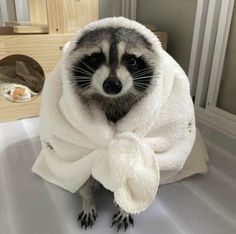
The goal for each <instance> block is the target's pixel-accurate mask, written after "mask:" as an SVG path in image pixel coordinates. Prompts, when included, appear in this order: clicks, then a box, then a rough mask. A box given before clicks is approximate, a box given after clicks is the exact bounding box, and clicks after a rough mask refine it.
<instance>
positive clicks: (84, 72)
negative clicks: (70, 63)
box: [72, 67, 93, 76]
mask: <svg viewBox="0 0 236 234" xmlns="http://www.w3.org/2000/svg"><path fill="white" fill-rule="evenodd" d="M72 69H73V70H74V71H77V72H81V73H82V74H84V75H90V76H92V75H93V74H92V73H91V72H89V71H87V70H84V69H83V68H77V67H73V68H72Z"/></svg>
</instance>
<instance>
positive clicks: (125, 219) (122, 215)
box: [111, 209, 134, 232]
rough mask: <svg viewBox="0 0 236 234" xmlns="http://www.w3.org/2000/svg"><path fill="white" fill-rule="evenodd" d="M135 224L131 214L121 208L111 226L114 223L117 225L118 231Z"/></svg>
mask: <svg viewBox="0 0 236 234" xmlns="http://www.w3.org/2000/svg"><path fill="white" fill-rule="evenodd" d="M130 224H131V225H132V226H134V220H133V217H132V216H131V214H129V213H127V212H125V211H124V210H121V209H119V210H118V211H117V212H116V213H115V214H114V215H113V217H112V224H111V227H113V226H114V225H115V226H116V227H117V232H118V231H119V230H120V229H121V228H122V227H124V230H125V231H126V229H127V228H128V227H129V226H130Z"/></svg>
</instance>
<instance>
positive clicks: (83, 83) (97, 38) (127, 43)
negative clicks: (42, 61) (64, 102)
mask: <svg viewBox="0 0 236 234" xmlns="http://www.w3.org/2000/svg"><path fill="white" fill-rule="evenodd" d="M69 56H70V57H69V59H68V61H69V62H68V69H67V70H68V72H69V73H70V77H71V84H72V85H73V88H74V89H75V91H76V93H78V94H79V95H80V96H82V97H83V98H85V99H96V98H97V97H101V96H102V97H105V98H111V99H114V98H118V97H122V96H127V95H132V96H133V97H135V98H136V99H139V98H140V97H142V96H144V95H145V94H146V93H147V91H148V90H149V89H150V88H151V83H152V79H153V76H154V67H155V65H156V61H157V56H156V54H155V53H154V52H153V50H152V47H151V44H150V43H149V42H148V41H147V40H146V39H145V38H144V37H143V36H142V35H141V34H139V33H138V32H136V31H135V30H133V29H127V28H102V29H97V30H95V31H90V32H87V33H86V34H85V35H84V36H82V37H81V38H80V39H79V41H78V42H77V46H76V48H75V49H74V50H73V51H71V52H70V54H69Z"/></svg>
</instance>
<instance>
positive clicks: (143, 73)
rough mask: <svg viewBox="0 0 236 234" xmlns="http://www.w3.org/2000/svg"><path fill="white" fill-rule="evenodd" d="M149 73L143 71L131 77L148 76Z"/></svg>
mask: <svg viewBox="0 0 236 234" xmlns="http://www.w3.org/2000/svg"><path fill="white" fill-rule="evenodd" d="M150 72H151V71H143V72H139V73H135V74H132V76H143V75H150Z"/></svg>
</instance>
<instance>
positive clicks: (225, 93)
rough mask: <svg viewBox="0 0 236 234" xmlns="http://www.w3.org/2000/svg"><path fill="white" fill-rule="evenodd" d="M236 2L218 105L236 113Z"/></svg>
mask: <svg viewBox="0 0 236 234" xmlns="http://www.w3.org/2000/svg"><path fill="white" fill-rule="evenodd" d="M235 67H236V4H235V5H234V12H233V18H232V22H231V28H230V34H229V40H228V45H227V50H226V56H225V63H224V68H223V74H222V80H221V84H220V90H219V97H218V103H217V106H218V107H220V108H221V109H223V110H225V111H228V112H230V113H232V114H234V115H236V75H235V71H236V70H235Z"/></svg>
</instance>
